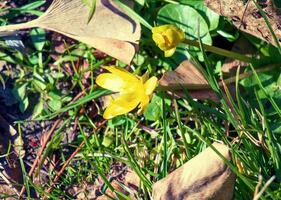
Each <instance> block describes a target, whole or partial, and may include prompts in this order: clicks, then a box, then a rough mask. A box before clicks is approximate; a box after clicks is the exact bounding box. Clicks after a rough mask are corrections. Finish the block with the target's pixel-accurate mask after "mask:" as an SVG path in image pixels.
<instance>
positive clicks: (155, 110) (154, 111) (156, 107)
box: [144, 95, 162, 121]
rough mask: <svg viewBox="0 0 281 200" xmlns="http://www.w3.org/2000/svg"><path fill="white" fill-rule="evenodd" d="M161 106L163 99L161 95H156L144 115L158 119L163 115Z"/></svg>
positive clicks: (147, 117)
mask: <svg viewBox="0 0 281 200" xmlns="http://www.w3.org/2000/svg"><path fill="white" fill-rule="evenodd" d="M161 106H162V99H161V97H159V96H156V95H154V96H153V98H152V100H151V102H150V104H149V105H148V107H147V109H146V110H145V112H144V117H145V119H146V120H150V121H156V120H158V119H160V117H161Z"/></svg>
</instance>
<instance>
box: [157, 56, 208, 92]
mask: <svg viewBox="0 0 281 200" xmlns="http://www.w3.org/2000/svg"><path fill="white" fill-rule="evenodd" d="M208 85H209V84H208V82H207V80H206V79H205V77H204V76H203V74H202V73H201V72H200V71H199V70H198V69H197V68H196V67H195V65H194V64H193V63H191V62H190V61H188V60H185V61H183V62H182V63H181V64H180V65H179V66H178V67H177V69H176V70H175V71H169V72H165V73H164V75H163V76H162V78H161V79H160V80H159V86H160V88H163V89H167V90H182V89H183V88H186V89H189V90H194V89H204V88H206V87H208Z"/></svg>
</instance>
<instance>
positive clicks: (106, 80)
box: [96, 73, 127, 92]
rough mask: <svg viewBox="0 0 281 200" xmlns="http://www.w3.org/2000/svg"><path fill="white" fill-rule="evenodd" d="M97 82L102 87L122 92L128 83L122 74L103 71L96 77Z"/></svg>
mask: <svg viewBox="0 0 281 200" xmlns="http://www.w3.org/2000/svg"><path fill="white" fill-rule="evenodd" d="M96 83H97V85H99V86H100V87H102V88H105V89H107V90H111V91H113V92H120V91H122V90H124V87H125V86H126V84H127V83H126V82H125V81H124V80H123V79H122V78H121V77H120V76H117V75H116V74H111V73H103V74H100V75H98V77H97V78H96Z"/></svg>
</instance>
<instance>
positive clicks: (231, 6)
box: [205, 0, 281, 46]
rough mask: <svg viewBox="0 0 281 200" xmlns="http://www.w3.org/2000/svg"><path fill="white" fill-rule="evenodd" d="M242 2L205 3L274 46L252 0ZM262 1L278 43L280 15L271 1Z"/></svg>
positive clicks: (280, 29) (221, 1) (280, 25)
mask: <svg viewBox="0 0 281 200" xmlns="http://www.w3.org/2000/svg"><path fill="white" fill-rule="evenodd" d="M244 2H245V1H244V0H216V1H214V0H206V1H205V4H206V5H207V6H208V7H209V8H210V9H212V10H214V11H215V12H217V13H218V14H220V15H222V16H225V17H228V18H230V19H231V20H232V22H233V24H234V25H235V26H236V27H237V28H238V29H240V30H242V31H245V32H246V33H249V34H251V35H254V36H256V37H258V38H260V39H262V40H265V41H267V42H269V43H271V44H273V45H275V46H276V43H275V42H274V40H273V37H272V35H271V33H270V31H269V29H268V26H267V25H266V22H265V20H264V18H263V17H262V16H261V14H260V13H259V11H258V9H257V8H256V6H255V4H254V3H253V1H248V3H244ZM261 2H262V1H261ZM263 2H264V4H263V5H262V7H263V11H264V12H265V13H266V14H267V16H268V19H269V21H270V24H271V26H272V28H273V30H274V32H275V34H276V36H277V38H278V39H279V43H280V40H281V15H280V13H278V12H276V10H275V8H273V6H272V1H263Z"/></svg>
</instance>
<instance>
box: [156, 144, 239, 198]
mask: <svg viewBox="0 0 281 200" xmlns="http://www.w3.org/2000/svg"><path fill="white" fill-rule="evenodd" d="M213 146H214V147H215V148H216V149H217V150H218V151H219V152H220V153H221V154H222V155H223V156H224V157H225V158H226V159H227V160H229V161H230V160H231V155H230V152H229V149H228V147H227V146H225V145H223V144H220V143H214V144H213ZM235 180H236V176H235V174H234V173H233V172H232V171H231V170H230V168H229V167H228V166H227V165H226V164H225V163H224V161H223V160H222V159H221V158H220V157H219V156H218V155H217V153H215V152H214V151H213V150H212V149H211V148H210V147H208V148H207V149H205V150H204V151H202V152H201V153H200V154H198V155H197V156H195V157H194V158H192V159H191V160H189V161H188V162H187V163H185V164H184V165H183V166H181V167H180V168H178V169H177V170H175V171H174V172H172V173H171V174H169V175H168V176H167V177H165V178H164V179H162V180H160V181H158V182H156V183H155V184H154V185H153V192H152V197H153V199H154V200H160V199H161V200H170V199H173V200H187V199H188V200H193V199H194V200H198V199H200V200H208V199H212V200H213V199H216V200H230V199H232V196H233V190H234V184H235Z"/></svg>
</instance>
